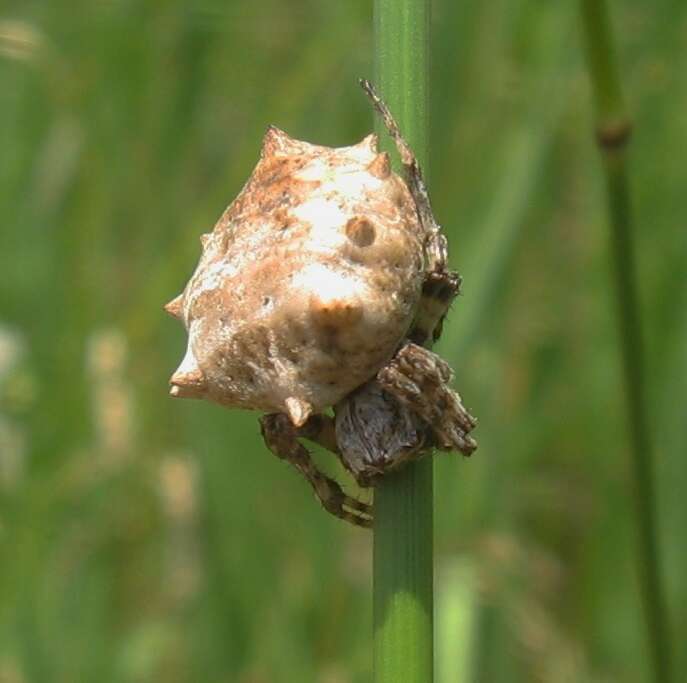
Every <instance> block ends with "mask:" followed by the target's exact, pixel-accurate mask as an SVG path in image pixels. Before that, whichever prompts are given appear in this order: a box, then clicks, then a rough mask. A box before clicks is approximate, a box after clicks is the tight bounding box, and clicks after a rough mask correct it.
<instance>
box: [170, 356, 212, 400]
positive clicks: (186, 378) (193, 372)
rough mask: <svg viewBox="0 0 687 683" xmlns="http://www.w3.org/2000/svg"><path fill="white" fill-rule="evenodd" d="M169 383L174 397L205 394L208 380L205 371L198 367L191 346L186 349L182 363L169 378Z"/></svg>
mask: <svg viewBox="0 0 687 683" xmlns="http://www.w3.org/2000/svg"><path fill="white" fill-rule="evenodd" d="M169 384H170V390H169V393H170V395H171V396H174V398H202V397H203V396H205V393H206V389H207V382H206V381H205V376H204V375H203V371H202V370H201V369H200V368H199V367H198V363H197V361H196V359H195V357H194V355H193V352H192V351H191V347H190V346H189V348H188V349H187V350H186V355H185V356H184V360H182V361H181V365H180V366H179V367H178V368H177V370H176V372H175V373H174V374H173V375H172V378H171V379H170V380H169Z"/></svg>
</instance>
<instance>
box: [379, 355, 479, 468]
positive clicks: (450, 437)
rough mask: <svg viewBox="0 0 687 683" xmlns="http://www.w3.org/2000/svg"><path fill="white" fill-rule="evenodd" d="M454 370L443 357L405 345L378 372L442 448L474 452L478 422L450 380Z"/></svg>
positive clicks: (380, 377)
mask: <svg viewBox="0 0 687 683" xmlns="http://www.w3.org/2000/svg"><path fill="white" fill-rule="evenodd" d="M452 375H453V373H452V372H451V368H450V367H449V365H448V363H446V361H444V360H443V359H442V358H440V357H439V356H437V354H436V353H432V352H431V351H429V350H428V349H425V348H423V347H421V346H418V345H417V344H413V343H408V344H406V345H405V346H403V347H402V348H401V349H400V350H399V351H398V353H397V354H396V355H395V356H394V358H392V359H391V361H390V362H389V363H388V365H386V366H385V367H384V368H382V369H381V370H380V371H379V373H378V374H377V381H378V382H379V384H380V385H381V386H382V388H383V389H384V390H385V391H387V392H388V393H389V394H391V395H392V396H393V397H394V398H396V399H397V400H398V401H399V402H400V403H401V404H402V405H404V406H406V407H407V408H408V409H409V410H411V411H412V412H413V413H414V414H416V415H418V416H419V417H420V418H422V420H423V421H424V422H425V423H426V424H427V426H428V427H429V429H430V431H431V433H432V436H433V441H434V442H435V445H436V447H437V448H440V449H441V450H454V449H455V450H459V451H460V452H461V453H463V454H464V455H470V454H471V453H472V452H473V451H474V450H475V448H476V447H477V444H476V442H475V440H474V439H473V438H472V437H471V436H470V435H469V432H470V431H471V430H472V429H473V428H474V427H475V426H476V424H477V421H476V420H475V418H474V417H472V415H470V413H468V411H467V410H466V409H465V407H464V406H463V403H462V401H461V398H460V396H459V395H458V394H457V393H456V392H455V391H453V389H451V387H450V385H449V383H450V381H451V378H452Z"/></svg>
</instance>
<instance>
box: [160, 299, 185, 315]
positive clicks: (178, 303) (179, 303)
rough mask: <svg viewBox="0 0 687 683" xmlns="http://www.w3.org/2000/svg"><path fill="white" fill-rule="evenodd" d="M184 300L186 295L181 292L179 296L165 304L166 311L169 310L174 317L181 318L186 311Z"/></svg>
mask: <svg viewBox="0 0 687 683" xmlns="http://www.w3.org/2000/svg"><path fill="white" fill-rule="evenodd" d="M183 301H184V295H183V294H179V296H177V297H175V298H174V299H172V300H171V301H170V302H169V303H168V304H165V311H167V313H169V314H170V315H171V316H172V317H173V318H176V319H177V320H181V319H182V317H183V312H184V307H183Z"/></svg>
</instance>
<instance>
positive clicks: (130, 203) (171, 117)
mask: <svg viewBox="0 0 687 683" xmlns="http://www.w3.org/2000/svg"><path fill="white" fill-rule="evenodd" d="M614 16H615V19H616V22H617V34H618V37H619V43H620V51H621V56H622V59H621V62H622V64H623V71H624V77H625V81H626V87H627V92H628V95H629V99H630V102H631V109H632V110H633V112H634V114H635V120H636V134H635V138H634V142H633V148H632V159H631V162H632V185H633V190H634V192H635V195H636V199H637V201H636V210H637V225H638V240H639V241H638V246H639V257H640V264H639V265H640V273H641V276H642V291H641V293H642V304H643V307H644V313H645V320H646V323H647V330H646V332H647V341H648V360H649V373H648V378H649V396H650V399H651V411H652V414H651V419H652V424H653V426H654V430H655V433H656V435H657V454H658V461H657V474H658V485H659V495H660V498H659V503H660V518H661V537H662V540H663V547H664V548H665V552H666V563H667V571H668V596H669V603H670V606H671V614H672V617H673V622H674V627H675V629H676V632H677V633H680V632H682V631H683V630H684V628H683V627H687V610H686V609H685V605H687V581H686V580H685V577H686V576H687V555H685V553H684V547H683V546H684V543H683V538H684V528H685V526H686V525H687V507H686V506H685V505H684V494H683V491H684V489H685V487H687V461H686V460H685V458H684V453H685V451H686V449H687V420H686V419H685V408H684V406H685V377H687V307H686V306H685V301H686V300H687V276H686V271H687V268H686V264H687V226H685V217H684V187H685V183H686V182H687V169H686V167H685V163H684V159H683V158H682V155H681V154H680V150H681V149H683V148H684V147H685V145H686V144H687V128H686V127H685V125H684V116H683V113H684V112H685V111H687V81H685V79H684V77H683V72H684V66H685V63H686V58H687V49H686V48H685V44H686V43H685V37H686V35H687V6H684V4H683V3H679V2H677V0H673V1H671V2H668V1H667V0H664V1H662V2H657V3H651V4H648V3H643V2H640V1H639V0H632V1H631V2H626V3H622V4H621V3H614ZM434 21H435V27H434V28H435V30H434V38H435V42H434V47H433V50H434V52H433V60H434V61H433V64H434V66H433V69H432V77H433V79H434V82H433V88H432V92H433V94H434V100H433V103H432V141H433V144H432V151H431V154H432V171H433V172H432V188H433V196H434V198H435V204H436V212H437V215H438V216H439V217H440V219H441V221H442V222H443V224H444V225H445V226H446V228H447V230H448V231H449V233H450V234H451V237H452V255H453V259H454V263H455V265H456V267H457V268H459V269H460V270H461V272H462V273H463V274H464V275H465V285H464V297H462V298H461V299H460V300H459V301H458V302H457V304H456V306H455V309H454V312H453V315H452V317H451V320H450V321H449V324H448V325H447V329H446V334H445V336H444V338H442V340H441V343H440V345H439V351H440V352H442V353H444V354H445V355H446V356H448V357H450V358H451V360H452V362H453V363H454V365H455V367H456V370H457V382H458V384H459V386H460V388H461V391H462V393H463V395H464V397H465V399H466V402H467V403H468V405H469V406H470V408H471V409H472V410H473V411H474V413H475V414H477V415H478V416H479V417H480V418H481V427H480V429H479V430H478V437H479V439H480V450H479V451H478V452H477V453H476V454H475V456H474V458H473V459H472V460H471V461H463V460H461V459H459V458H458V457H456V456H440V457H439V459H438V461H437V491H436V497H437V553H438V564H439V571H438V574H437V609H438V610H439V611H440V616H439V618H438V621H437V623H438V625H439V626H440V627H441V625H443V624H445V625H448V626H447V628H449V627H450V628H455V627H456V624H458V625H459V626H460V630H458V631H456V636H455V637H463V636H464V635H465V632H466V629H468V628H470V629H471V630H472V631H471V633H470V643H471V645H472V651H471V653H470V656H469V657H468V655H467V650H466V648H465V647H458V646H457V645H456V646H455V651H452V650H451V648H452V642H453V641H452V635H451V633H450V632H449V633H446V632H443V631H442V632H440V633H439V637H438V644H439V646H440V647H441V651H440V653H439V657H440V659H439V663H440V665H441V669H440V670H441V671H447V672H455V671H470V672H471V673H472V675H474V676H475V678H477V677H480V678H478V680H485V681H490V682H491V681H495V682H501V681H503V682H504V683H505V682H511V681H531V680H542V681H556V682H558V681H611V680H622V681H641V680H645V677H646V675H647V667H646V661H647V653H646V651H645V650H644V644H643V641H642V633H643V632H642V627H641V623H640V621H639V619H640V606H639V600H638V597H637V584H636V580H635V575H634V570H633V564H632V562H633V553H634V547H633V541H634V536H633V532H632V528H631V524H632V520H633V516H632V514H631V500H630V487H629V480H628V473H627V471H626V461H627V458H626V457H625V453H624V449H625V448H626V447H627V441H626V435H625V432H624V429H623V426H624V425H623V420H622V413H621V408H622V403H621V400H620V396H619V386H620V382H619V362H618V354H617V340H616V337H615V325H614V321H613V318H612V316H613V308H612V301H611V296H610V281H609V275H608V273H607V266H606V262H607V259H606V253H605V249H606V244H605V230H604V221H605V210H604V203H603V195H602V185H601V177H600V175H599V170H598V165H597V163H596V158H595V154H596V152H595V150H594V146H593V140H592V138H591V135H590V128H591V113H590V107H589V104H588V103H589V92H588V87H587V81H586V78H585V74H584V70H583V64H582V62H581V59H580V57H579V52H580V49H579V43H578V40H577V37H576V34H577V25H576V21H575V16H574V14H572V13H571V11H570V7H566V3H544V4H542V3H539V2H534V0H520V1H519V2H507V1H506V0H496V2H492V3H478V2H474V1H473V0H470V1H469V2H462V3H450V2H447V1H445V0H438V1H437V2H436V3H435V18H434ZM370 24H371V21H370V8H369V7H368V3H367V2H364V1H363V0H356V1H355V2H346V3H321V2H315V1H314V0H310V1H308V2H306V1H305V0H299V2H292V3H281V2H277V1H276V0H268V1H266V2H262V3H249V2H243V1H237V2H233V3H226V2H218V1H217V0H204V2H200V3H199V2H195V3H192V2H189V1H183V2H182V1H181V0H169V1H168V2H134V1H125V0H119V1H117V0H111V1H110V2H99V3H90V2H84V1H83V0H80V1H76V2H71V3H64V2H53V3H45V2H38V1H34V2H31V1H30V0H23V1H22V2H19V1H15V2H6V3H4V4H3V6H2V8H1V9H0V83H1V84H2V87H1V88H0V273H1V275H0V316H1V318H0V544H1V551H0V552H1V553H2V558H3V559H2V562H1V563H0V680H3V681H4V680H7V681H30V682H31V683H33V682H42V681H49V682H51V683H52V682H53V681H65V682H67V681H74V680H84V681H91V680H93V681H95V680H97V681H113V682H115V681H116V682H117V683H119V682H120V681H132V682H133V681H136V682H138V681H160V680H165V681H171V682H175V681H179V682H181V681H183V682H187V681H196V680H213V681H214V680H217V681H240V682H241V683H248V682H250V683H262V682H263V681H264V682H268V681H269V682H271V681H310V680H313V681H322V682H327V683H334V682H336V683H343V682H349V681H350V682H355V683H357V682H358V681H361V682H362V681H365V680H368V679H369V673H370V664H371V642H370V638H371V606H370V539H369V537H368V535H366V534H365V533H364V532H360V531H357V530H355V529H353V528H348V527H347V526H345V525H343V524H341V523H339V522H337V521H336V520H334V519H332V518H330V517H328V516H327V515H325V514H324V513H323V512H321V511H320V510H319V509H318V507H317V504H316V503H315V501H314V500H313V499H312V498H311V496H310V494H309V492H308V490H307V486H306V485H305V484H304V482H302V481H301V480H299V479H298V477H296V476H295V475H294V474H293V473H292V472H291V471H290V470H289V469H288V468H287V467H286V466H285V465H283V464H282V463H280V462H278V461H277V460H276V459H275V458H273V457H271V456H270V455H269V454H268V453H267V452H266V450H265V449H264V448H263V446H262V445H261V443H260V439H259V435H258V430H257V427H256V422H255V416H253V415H249V414H243V413H239V412H231V411H226V410H222V409H220V408H218V407H214V406H211V405H208V404H196V403H193V402H174V401H172V400H169V399H168V398H167V397H166V395H165V394H166V382H167V378H168V375H169V374H170V372H171V370H172V369H173V368H174V367H175V364H176V363H177V361H178V360H179V358H180V356H181V353H182V347H183V344H184V335H183V331H182V330H181V329H180V327H179V326H178V324H177V323H175V321H173V320H171V319H168V318H166V317H165V316H164V315H163V314H162V312H161V310H160V306H161V303H163V302H164V301H166V300H167V299H168V298H170V297H171V296H173V295H174V294H176V293H177V291H178V289H179V288H180V287H181V286H182V285H183V283H184V282H185V280H186V278H187V276H188V274H189V272H190V271H191V269H192V267H193V265H194V262H195V259H196V258H197V256H198V253H199V245H198V235H199V234H200V233H201V232H203V231H206V230H207V229H208V228H209V227H211V225H212V224H213V222H214V220H215V219H216V218H217V216H218V215H219V214H220V212H221V211H222V209H223V208H224V206H225V204H226V203H228V201H229V200H230V199H231V198H232V197H233V196H235V194H236V193H237V191H238V190H239V189H240V187H241V184H242V183H243V181H244V180H245V178H246V177H247V175H248V173H249V172H250V170H251V168H252V166H253V164H254V162H255V160H256V158H257V152H258V148H259V141H260V136H261V134H262V132H263V130H264V128H265V126H266V125H267V124H268V123H275V124H277V125H279V126H281V127H283V128H285V129H286V130H287V131H288V132H289V133H291V134H292V135H295V136H297V137H298V136H300V137H303V138H306V139H309V140H312V141H317V142H321V143H324V144H347V143H350V142H352V141H354V140H356V139H357V138H360V137H362V136H363V135H364V134H365V133H367V132H368V130H369V127H370V112H369V109H368V106H367V103H366V102H365V100H364V97H363V96H362V95H361V94H360V93H359V92H358V87H357V82H356V79H357V77H358V76H360V75H369V73H370V68H371V46H370V32H371V25H370ZM322 457H323V458H324V457H325V456H322ZM456 567H459V568H460V571H459V572H457V571H456V570H455V568H456ZM461 576H466V577H469V585H468V588H467V590H466V589H465V588H464V587H460V586H459V585H457V584H456V581H459V580H460V577H461ZM444 597H445V600H444ZM443 609H446V610H448V611H447V612H445V613H441V610H443ZM451 625H453V626H451ZM677 654H678V658H679V661H678V676H677V679H678V680H680V678H681V677H684V676H685V675H687V655H686V654H685V652H680V651H679V650H678V653H677ZM452 657H456V658H458V657H463V659H462V661H458V660H456V661H455V666H451V665H450V662H451V661H452ZM466 658H467V659H466ZM442 683H443V681H442Z"/></svg>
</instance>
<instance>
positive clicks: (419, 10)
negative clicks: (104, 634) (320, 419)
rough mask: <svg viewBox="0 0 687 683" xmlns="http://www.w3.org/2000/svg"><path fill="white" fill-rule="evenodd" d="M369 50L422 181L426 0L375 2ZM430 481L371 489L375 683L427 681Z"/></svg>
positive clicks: (403, 479) (419, 470) (416, 476)
mask: <svg viewBox="0 0 687 683" xmlns="http://www.w3.org/2000/svg"><path fill="white" fill-rule="evenodd" d="M374 44H375V75H374V83H375V85H376V86H377V88H378V90H379V92H380V94H381V95H382V97H383V98H384V99H385V100H386V102H387V104H388V105H389V108H390V109H391V111H392V112H393V114H394V116H395V117H396V120H397V121H398V123H399V126H400V128H401V131H402V132H403V135H404V137H405V138H406V140H407V141H408V143H409V144H410V146H411V147H412V148H413V150H414V152H415V154H416V156H417V158H418V160H419V162H420V164H421V165H422V167H423V169H424V171H425V176H426V175H427V170H428V168H427V166H428V165H427V161H428V158H427V157H428V155H427V137H428V135H427V118H428V116H427V110H428V107H427V99H428V98H427V93H428V62H429V60H428V52H429V50H428V48H429V0H375V2H374ZM377 125H378V132H379V133H380V138H381V139H385V135H384V131H383V129H382V128H381V124H379V122H377ZM384 146H385V147H386V148H387V149H388V150H389V151H391V152H392V154H394V152H393V150H392V149H391V145H388V144H385V145H384ZM432 478H433V466H432V460H431V458H430V457H427V458H425V459H424V460H423V461H421V462H418V463H415V464H411V465H409V466H407V467H405V468H404V469H403V470H402V471H400V472H398V473H396V474H392V475H389V476H387V477H385V478H384V480H383V481H382V482H381V483H380V484H379V485H378V486H377V488H376V489H375V522H374V681H375V683H397V682H398V681H403V682H404V683H430V682H431V681H432V679H433V500H432V489H433V481H432Z"/></svg>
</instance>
